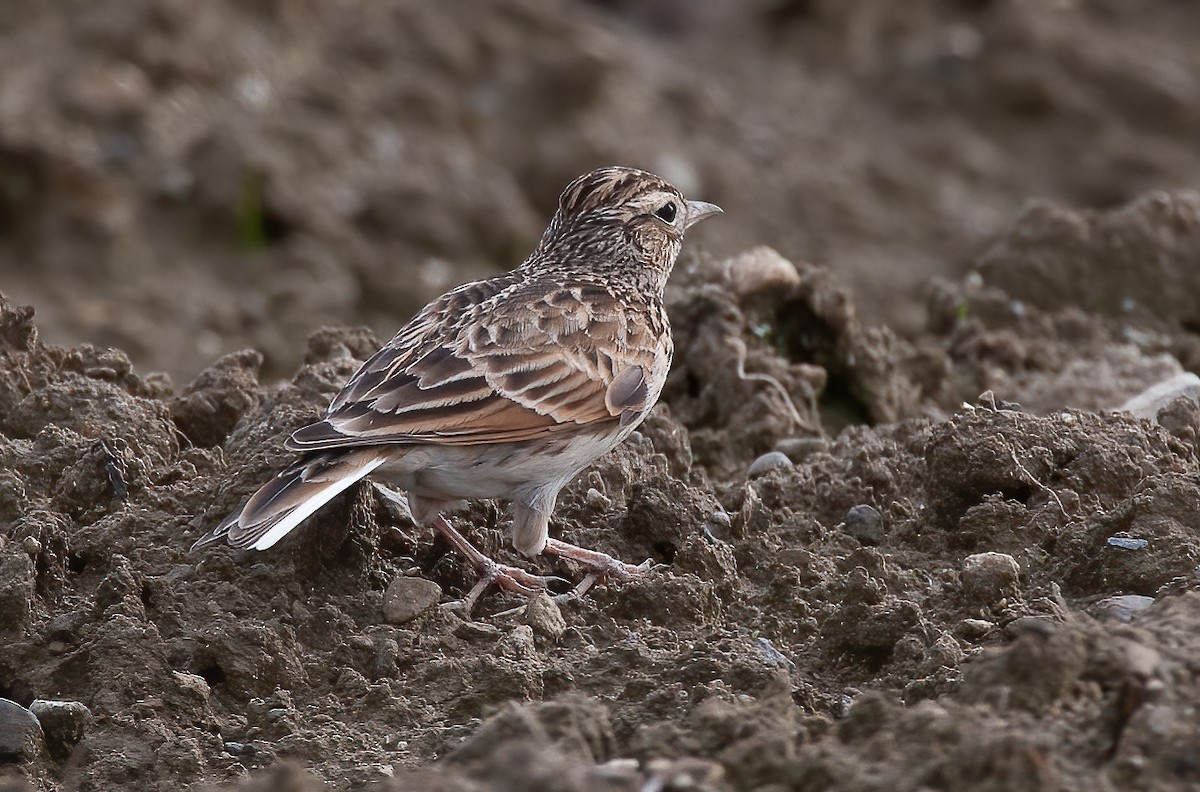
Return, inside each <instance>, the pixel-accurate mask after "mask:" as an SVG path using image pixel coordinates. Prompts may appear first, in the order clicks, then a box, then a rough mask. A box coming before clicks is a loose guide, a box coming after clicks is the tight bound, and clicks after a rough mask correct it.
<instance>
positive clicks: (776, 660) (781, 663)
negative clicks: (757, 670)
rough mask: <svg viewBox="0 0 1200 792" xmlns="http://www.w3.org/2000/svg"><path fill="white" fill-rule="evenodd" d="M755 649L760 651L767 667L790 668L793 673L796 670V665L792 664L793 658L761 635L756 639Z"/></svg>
mask: <svg viewBox="0 0 1200 792" xmlns="http://www.w3.org/2000/svg"><path fill="white" fill-rule="evenodd" d="M754 648H755V649H757V650H758V653H759V655H760V656H761V657H762V659H763V662H764V663H766V664H767V665H770V666H778V667H780V668H788V669H791V670H793V671H795V670H796V664H795V663H794V662H792V658H790V657H788V656H787V655H785V654H784V653H783V652H781V651H779V650H778V649H776V648H775V644H773V643H771V641H770V639H768V638H764V637H763V636H761V635H760V636H759V637H758V638H756V639H754Z"/></svg>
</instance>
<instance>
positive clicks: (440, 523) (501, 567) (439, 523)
mask: <svg viewBox="0 0 1200 792" xmlns="http://www.w3.org/2000/svg"><path fill="white" fill-rule="evenodd" d="M433 528H434V530H435V531H437V532H438V533H439V534H441V535H442V536H444V537H445V538H446V541H448V542H450V544H452V545H454V548H455V549H456V550H458V552H460V553H462V555H463V557H464V558H466V559H467V561H468V563H470V564H471V566H472V567H474V568H475V571H476V572H478V573H479V582H478V583H476V584H475V586H474V588H472V589H471V591H470V592H468V594H467V596H466V597H464V598H463V609H464V611H465V612H466V613H470V612H471V609H472V608H473V607H475V601H476V600H478V599H479V595H481V594H482V593H483V592H484V591H486V590H487V588H488V586H490V585H492V584H493V583H495V584H496V585H497V586H499V587H500V588H501V589H502V590H504V591H507V592H508V593H509V594H516V595H517V596H519V597H525V598H526V599H528V598H529V597H532V596H533V595H534V594H536V593H537V592H539V591H544V590H546V589H547V588H549V587H550V584H552V583H567V584H569V583H570V581H567V580H563V579H562V578H560V577H553V576H543V575H533V574H530V573H529V572H526V571H525V570H523V569H521V568H519V567H514V566H508V565H507V564H500V563H497V562H496V561H493V560H492V559H491V558H488V557H487V556H486V555H484V554H483V553H482V552H480V550H479V549H478V548H476V547H475V546H474V545H473V544H471V543H470V542H468V541H467V538H466V537H465V536H463V535H462V534H461V533H459V532H458V530H457V529H456V528H455V527H454V526H453V525H451V524H450V521H449V520H447V519H446V518H445V517H444V516H442V515H441V514H439V515H438V516H437V517H435V518H434V519H433Z"/></svg>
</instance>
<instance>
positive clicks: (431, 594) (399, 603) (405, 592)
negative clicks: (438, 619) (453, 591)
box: [383, 575, 442, 624]
mask: <svg viewBox="0 0 1200 792" xmlns="http://www.w3.org/2000/svg"><path fill="white" fill-rule="evenodd" d="M441 598H442V587H441V586H439V585H438V584H437V583H434V582H433V581H432V580H426V579H425V578H419V577H405V576H403V575H401V576H399V577H397V578H396V579H395V580H393V581H392V582H391V583H390V584H389V585H388V587H387V591H386V592H385V593H384V595H383V618H384V620H385V621H387V622H388V623H390V624H404V623H406V622H410V621H412V620H413V619H415V618H417V617H418V616H420V615H421V614H422V613H424V612H425V611H427V610H429V609H430V608H432V607H433V606H435V605H437V604H438V602H439V601H440V600H441Z"/></svg>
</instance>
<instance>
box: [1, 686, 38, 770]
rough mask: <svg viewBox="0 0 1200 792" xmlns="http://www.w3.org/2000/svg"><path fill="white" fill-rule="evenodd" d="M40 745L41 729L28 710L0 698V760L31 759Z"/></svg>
mask: <svg viewBox="0 0 1200 792" xmlns="http://www.w3.org/2000/svg"><path fill="white" fill-rule="evenodd" d="M41 744H42V727H41V725H40V724H39V723H38V719H37V718H36V717H34V714H33V713H32V712H30V711H29V710H27V709H25V708H24V707H22V706H21V705H20V704H18V703H17V702H15V701H10V700H8V699H6V698H0V759H6V760H10V761H11V760H20V759H32V758H33V757H34V756H36V755H37V753H38V749H39V748H40V747H41Z"/></svg>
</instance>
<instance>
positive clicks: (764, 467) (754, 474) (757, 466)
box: [746, 451, 792, 479]
mask: <svg viewBox="0 0 1200 792" xmlns="http://www.w3.org/2000/svg"><path fill="white" fill-rule="evenodd" d="M791 465H792V460H790V459H788V455H787V454H785V453H783V452H782V451H768V452H767V453H765V454H763V455H762V456H760V457H759V458H758V459H756V460H754V461H753V462H751V463H750V467H749V468H748V469H747V470H746V476H747V478H752V479H753V478H758V477H759V476H765V475H766V474H767V473H770V472H771V471H772V470H774V469H775V468H781V467H791Z"/></svg>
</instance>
